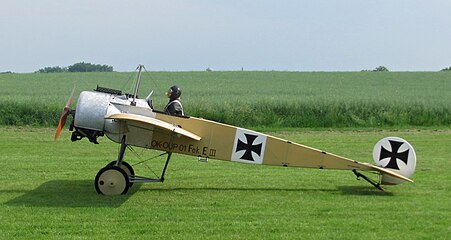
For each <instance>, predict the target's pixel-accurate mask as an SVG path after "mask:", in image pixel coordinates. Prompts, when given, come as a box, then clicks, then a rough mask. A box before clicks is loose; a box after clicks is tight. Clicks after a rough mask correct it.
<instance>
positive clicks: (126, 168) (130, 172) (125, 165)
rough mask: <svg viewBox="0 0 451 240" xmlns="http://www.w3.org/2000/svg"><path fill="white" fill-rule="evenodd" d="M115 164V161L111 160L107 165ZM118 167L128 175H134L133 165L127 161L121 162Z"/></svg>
mask: <svg viewBox="0 0 451 240" xmlns="http://www.w3.org/2000/svg"><path fill="white" fill-rule="evenodd" d="M115 165H116V161H112V162H110V163H108V165H107V166H115ZM120 168H122V170H124V171H125V173H127V175H128V176H134V175H135V171H134V170H133V167H132V166H131V165H130V164H128V162H122V164H121V166H120Z"/></svg>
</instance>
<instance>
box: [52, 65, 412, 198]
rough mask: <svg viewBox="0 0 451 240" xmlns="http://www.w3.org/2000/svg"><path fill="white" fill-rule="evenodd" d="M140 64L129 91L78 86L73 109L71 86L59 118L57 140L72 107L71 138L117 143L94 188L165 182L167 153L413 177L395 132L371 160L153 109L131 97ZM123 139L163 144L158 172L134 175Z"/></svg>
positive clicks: (382, 179)
mask: <svg viewBox="0 0 451 240" xmlns="http://www.w3.org/2000/svg"><path fill="white" fill-rule="evenodd" d="M142 68H143V66H142V65H139V66H138V68H137V70H139V71H138V77H137V78H136V81H135V84H134V92H133V94H124V93H122V91H120V90H114V89H109V88H102V87H97V89H96V90H94V91H83V92H81V93H80V96H79V98H78V102H77V106H76V109H75V110H71V109H70V105H71V103H72V97H73V93H74V91H72V94H71V97H70V98H69V101H68V103H67V104H66V106H65V108H64V110H63V114H62V116H61V118H60V121H59V124H58V128H57V132H56V134H55V141H56V139H57V138H58V136H59V135H60V132H61V129H62V128H63V126H64V124H65V122H66V119H67V116H68V115H69V114H70V115H72V116H73V121H72V123H71V126H70V130H71V131H73V132H72V136H71V139H72V141H76V140H80V139H82V138H88V139H89V141H91V142H93V143H97V138H98V137H99V136H104V135H106V136H107V137H108V138H109V139H110V140H112V141H113V142H116V143H119V144H120V150H119V153H118V157H117V160H115V161H113V162H111V163H109V164H108V165H107V166H105V167H104V168H102V169H100V171H99V172H98V173H97V175H96V177H95V189H96V191H97V192H98V193H99V194H104V195H119V194H126V193H127V191H128V190H129V188H130V187H131V186H132V184H133V183H143V182H163V181H164V174H165V172H166V170H167V166H168V163H169V161H170V159H171V156H172V153H179V154H186V155H192V156H196V157H199V159H218V160H225V161H232V162H240V163H250V164H263V165H273V166H284V167H303V168H319V169H341V170H350V171H352V172H353V173H354V174H355V175H356V176H357V178H363V179H364V180H366V181H368V182H369V183H371V184H372V185H373V186H375V187H376V188H378V189H380V190H383V188H382V187H381V185H396V184H399V183H402V182H413V181H412V180H411V179H409V178H410V177H411V175H412V174H413V172H414V170H415V165H416V155H415V151H414V149H413V148H412V146H411V145H410V144H409V143H408V142H407V141H405V140H403V139H401V138H397V137H387V138H384V139H382V140H380V141H379V142H378V143H377V144H376V145H375V147H374V149H373V158H374V161H375V162H376V165H373V164H369V163H363V162H357V161H354V160H351V159H348V158H345V157H341V156H337V155H334V154H331V153H328V152H325V151H321V150H317V149H314V148H311V147H307V146H304V145H301V144H297V143H294V142H291V141H288V140H284V139H280V138H276V137H273V136H270V135H266V134H262V133H258V132H255V131H251V130H248V129H244V128H239V127H235V126H231V125H226V124H222V123H218V122H214V121H210V120H206V119H202V118H196V117H188V116H171V115H168V114H166V113H164V112H161V111H156V110H154V109H152V107H151V104H149V102H150V101H151V100H150V99H149V98H150V96H151V94H149V96H148V97H147V98H146V99H139V98H138V97H137V93H138V89H139V85H140V79H141V70H142ZM74 89H75V88H74ZM128 146H137V147H141V148H147V149H156V150H161V151H163V152H166V153H167V159H166V163H165V165H164V168H163V171H162V173H161V176H160V177H158V178H148V177H140V176H137V175H135V173H134V170H133V168H132V166H131V165H130V164H128V163H127V162H125V161H124V154H125V151H126V149H127V147H128ZM362 171H370V172H375V173H377V174H378V179H377V180H374V179H371V178H369V177H367V176H366V175H363V174H362V173H361V172H362Z"/></svg>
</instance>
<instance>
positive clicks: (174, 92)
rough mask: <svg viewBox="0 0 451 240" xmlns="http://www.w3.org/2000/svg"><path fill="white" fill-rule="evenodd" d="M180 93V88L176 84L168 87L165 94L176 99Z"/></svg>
mask: <svg viewBox="0 0 451 240" xmlns="http://www.w3.org/2000/svg"><path fill="white" fill-rule="evenodd" d="M181 95H182V89H180V88H179V87H177V86H176V85H174V86H172V87H170V88H169V89H168V91H167V92H166V96H168V97H169V98H170V99H177V98H179V97H180V96H181Z"/></svg>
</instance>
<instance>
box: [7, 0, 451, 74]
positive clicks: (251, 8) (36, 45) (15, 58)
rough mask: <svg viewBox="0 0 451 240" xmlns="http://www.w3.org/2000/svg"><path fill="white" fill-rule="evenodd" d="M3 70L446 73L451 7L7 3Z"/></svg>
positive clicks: (434, 3) (351, 0)
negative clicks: (92, 67)
mask: <svg viewBox="0 0 451 240" xmlns="http://www.w3.org/2000/svg"><path fill="white" fill-rule="evenodd" d="M0 6H1V8H2V14H1V15H0V72H5V71H12V72H34V71H36V70H38V69H41V68H44V67H50V66H62V67H64V66H70V65H72V64H74V63H78V62H89V63H94V64H102V65H103V64H106V65H110V66H113V67H114V70H115V71H127V72H131V71H134V70H135V68H136V66H137V65H138V64H143V65H145V67H146V69H147V70H148V71H203V70H205V69H206V68H207V67H210V68H212V69H214V70H227V71H228V70H241V69H244V70H265V71H270V70H277V71H360V70H365V69H374V68H376V67H378V66H385V67H387V68H388V69H389V70H390V71H438V70H441V69H443V68H445V67H450V66H451V14H450V13H451V1H449V0H442V1H439V0H428V1H424V0H421V1H420V0H327V1H326V0H316V1H315V0H311V1H303V0H298V1H295V0H285V1H284V0H277V1H276V0H271V1H270V0H240V1H238V0H223V1H219V0H184V1H182V0H174V1H172V0H165V1H157V0H155V1H154V0H127V1H125V0H39V1H36V0H28V1H27V0H0Z"/></svg>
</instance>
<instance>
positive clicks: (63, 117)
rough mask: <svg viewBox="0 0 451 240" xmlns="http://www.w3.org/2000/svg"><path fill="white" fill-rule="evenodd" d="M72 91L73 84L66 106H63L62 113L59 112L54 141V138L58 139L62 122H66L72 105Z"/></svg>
mask: <svg viewBox="0 0 451 240" xmlns="http://www.w3.org/2000/svg"><path fill="white" fill-rule="evenodd" d="M74 92H75V86H74V88H73V89H72V93H71V94H70V97H69V99H68V100H67V103H66V106H64V109H63V113H62V114H61V117H60V120H59V122H58V127H57V128H56V133H55V139H54V141H56V139H58V137H59V135H60V134H61V130H62V129H63V127H64V124H66V120H67V116H68V115H69V112H70V106H71V105H72V101H73V96H74Z"/></svg>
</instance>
